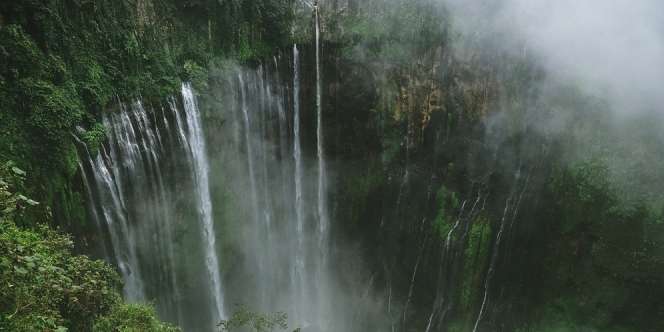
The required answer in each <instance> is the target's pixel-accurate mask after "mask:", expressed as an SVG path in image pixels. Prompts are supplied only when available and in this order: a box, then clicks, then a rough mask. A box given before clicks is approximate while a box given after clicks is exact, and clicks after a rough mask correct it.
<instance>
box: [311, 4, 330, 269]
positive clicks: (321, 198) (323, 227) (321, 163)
mask: <svg viewBox="0 0 664 332" xmlns="http://www.w3.org/2000/svg"><path fill="white" fill-rule="evenodd" d="M314 13H315V29H316V51H315V53H316V154H317V157H318V231H319V235H318V236H319V242H320V248H321V251H322V253H323V263H324V261H325V258H326V257H325V255H326V253H327V250H326V249H325V247H327V238H328V227H329V225H328V223H329V222H328V216H327V198H326V196H327V195H326V191H327V188H326V176H327V175H326V166H325V150H324V148H323V143H324V142H323V103H322V86H321V84H322V82H321V80H322V78H321V63H320V53H321V45H320V13H319V7H318V6H315V8H314Z"/></svg>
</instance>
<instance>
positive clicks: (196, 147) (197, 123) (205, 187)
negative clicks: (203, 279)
mask: <svg viewBox="0 0 664 332" xmlns="http://www.w3.org/2000/svg"><path fill="white" fill-rule="evenodd" d="M182 97H183V101H184V111H185V114H186V118H187V120H186V121H187V126H188V128H189V147H190V149H191V154H192V157H193V160H192V162H193V164H194V170H195V178H196V187H197V191H198V203H199V212H200V214H201V222H202V224H203V225H202V226H203V233H204V234H203V236H204V239H205V244H204V245H205V263H206V267H207V270H208V271H207V272H208V274H209V277H210V281H211V283H212V291H213V292H214V293H213V294H212V297H213V299H214V304H215V308H214V310H216V312H215V314H216V316H213V317H216V319H217V320H218V319H222V318H224V303H223V293H222V290H221V276H220V274H219V259H218V258H217V249H216V244H215V243H216V240H215V232H214V221H213V219H212V200H211V197H210V183H209V172H210V170H209V166H208V160H207V154H206V148H205V139H204V137H203V130H202V126H201V115H200V112H199V110H198V105H197V104H196V99H195V97H194V94H193V90H192V89H191V85H190V84H189V83H183V84H182Z"/></svg>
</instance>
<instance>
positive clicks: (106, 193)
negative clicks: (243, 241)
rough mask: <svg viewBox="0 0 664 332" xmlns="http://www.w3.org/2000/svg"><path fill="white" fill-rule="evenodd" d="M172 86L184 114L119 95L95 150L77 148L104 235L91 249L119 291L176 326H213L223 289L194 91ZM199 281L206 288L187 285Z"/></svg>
mask: <svg viewBox="0 0 664 332" xmlns="http://www.w3.org/2000/svg"><path fill="white" fill-rule="evenodd" d="M181 93H182V105H183V106H184V107H183V110H184V111H183V112H181V111H179V110H178V108H179V107H178V101H177V100H176V98H170V99H169V101H168V107H166V108H167V109H170V111H171V113H168V112H166V110H165V109H164V107H161V109H160V110H159V111H157V110H153V109H152V108H150V109H149V110H148V109H147V108H146V107H144V105H143V104H142V103H141V102H140V101H136V102H134V103H132V104H130V105H129V106H125V105H124V104H122V103H120V107H119V109H118V110H116V111H113V112H107V113H105V114H104V115H103V124H104V126H105V128H106V129H107V141H106V143H105V144H103V145H101V146H100V148H99V152H98V153H97V154H96V155H91V154H90V153H89V152H88V149H87V146H85V144H84V143H83V142H81V141H80V140H79V141H78V144H77V146H79V149H78V150H79V156H80V160H81V163H80V168H81V174H82V180H83V183H84V185H85V191H86V197H87V200H88V210H89V216H90V218H91V219H92V220H94V221H95V224H96V225H97V228H98V229H99V234H100V236H101V238H102V239H106V240H108V243H106V244H104V243H100V244H99V245H100V249H101V251H102V252H106V254H105V256H106V258H107V259H108V260H109V261H111V262H114V263H115V264H116V265H117V266H118V269H119V271H120V273H121V275H122V277H123V280H124V284H125V286H124V294H125V297H126V298H127V299H128V300H130V301H133V302H144V301H147V300H149V301H152V302H153V303H155V305H156V307H157V310H158V312H159V315H160V316H161V317H162V318H163V319H165V320H168V321H171V322H173V323H177V324H178V325H180V326H182V327H183V328H184V329H185V330H196V331H197V330H212V329H215V328H216V324H217V323H218V322H219V320H220V319H222V318H224V302H223V299H224V293H223V291H222V280H221V276H220V271H219V260H218V257H217V250H216V237H215V231H214V219H213V215H212V199H211V193H210V188H209V187H210V183H209V176H208V174H209V166H208V160H207V152H206V144H205V141H204V135H203V129H202V123H201V115H200V112H199V110H198V106H197V103H196V99H195V97H194V93H193V90H192V88H191V86H190V85H189V84H183V85H182V89H181ZM169 122H170V123H169ZM183 157H184V158H183ZM179 174H184V175H185V177H178V175H179ZM189 221H190V222H189ZM188 229H194V230H200V231H197V232H188ZM107 249H108V250H107ZM198 252H200V254H196V255H193V256H192V254H194V253H198ZM183 264H185V265H183ZM185 266H186V267H185ZM201 283H202V284H204V285H206V284H207V285H209V287H205V289H204V288H198V289H193V288H192V286H191V285H200V284H201ZM203 308H205V309H208V308H209V310H201V309H203Z"/></svg>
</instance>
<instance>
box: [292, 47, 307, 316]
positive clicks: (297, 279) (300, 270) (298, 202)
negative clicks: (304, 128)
mask: <svg viewBox="0 0 664 332" xmlns="http://www.w3.org/2000/svg"><path fill="white" fill-rule="evenodd" d="M293 141H294V142H293V161H294V162H295V174H294V175H295V176H294V180H295V218H296V227H295V231H296V236H297V241H296V242H297V248H295V271H294V276H293V277H294V278H292V280H291V285H292V286H291V287H293V289H297V285H298V284H299V285H300V287H301V289H304V288H306V287H305V282H304V280H305V278H304V264H305V263H304V262H305V258H304V254H305V252H304V236H305V235H304V214H305V212H304V201H303V199H304V197H303V195H302V185H303V184H302V181H303V164H302V146H301V144H302V142H301V136H300V53H299V51H298V49H297V45H293ZM298 293H300V294H301V292H298ZM299 301H301V298H299V299H298V302H299ZM297 311H298V316H299V315H301V312H300V311H301V310H297ZM298 318H299V317H298Z"/></svg>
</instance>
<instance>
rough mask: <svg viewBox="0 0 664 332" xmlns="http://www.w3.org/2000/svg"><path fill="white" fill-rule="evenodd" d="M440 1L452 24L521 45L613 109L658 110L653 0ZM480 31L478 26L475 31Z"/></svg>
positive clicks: (663, 37)
mask: <svg viewBox="0 0 664 332" xmlns="http://www.w3.org/2000/svg"><path fill="white" fill-rule="evenodd" d="M498 3H499V4H492V5H487V2H485V1H481V0H480V1H461V0H446V4H448V5H449V7H450V8H451V9H452V12H453V20H454V21H455V26H457V27H460V28H461V30H462V31H464V32H465V33H469V34H471V35H472V34H477V33H490V34H491V35H492V36H493V37H496V36H499V40H500V42H502V43H505V44H507V45H515V44H513V43H514V42H517V43H519V42H522V43H523V49H518V50H515V51H516V53H519V52H532V53H533V54H534V55H535V56H536V57H537V58H538V59H539V60H540V63H541V64H542V65H543V66H544V67H545V68H546V69H547V71H548V73H549V74H550V75H552V76H555V77H557V78H559V79H563V80H574V81H575V82H576V83H577V84H578V85H579V86H580V87H581V88H583V89H584V90H585V91H586V92H588V93H591V94H597V95H605V96H607V97H608V98H609V99H610V100H611V101H612V102H613V104H614V106H615V107H614V109H615V110H618V111H620V112H633V111H635V110H644V109H645V110H650V109H653V108H657V109H661V107H660V106H659V105H661V103H662V102H663V101H664V85H663V84H662V83H661V79H662V77H663V76H664V3H663V2H661V1H657V0H640V1H627V0H609V1H605V0H588V1H574V0H559V1H546V0H504V1H499V2H498ZM482 30H483V31H482Z"/></svg>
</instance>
